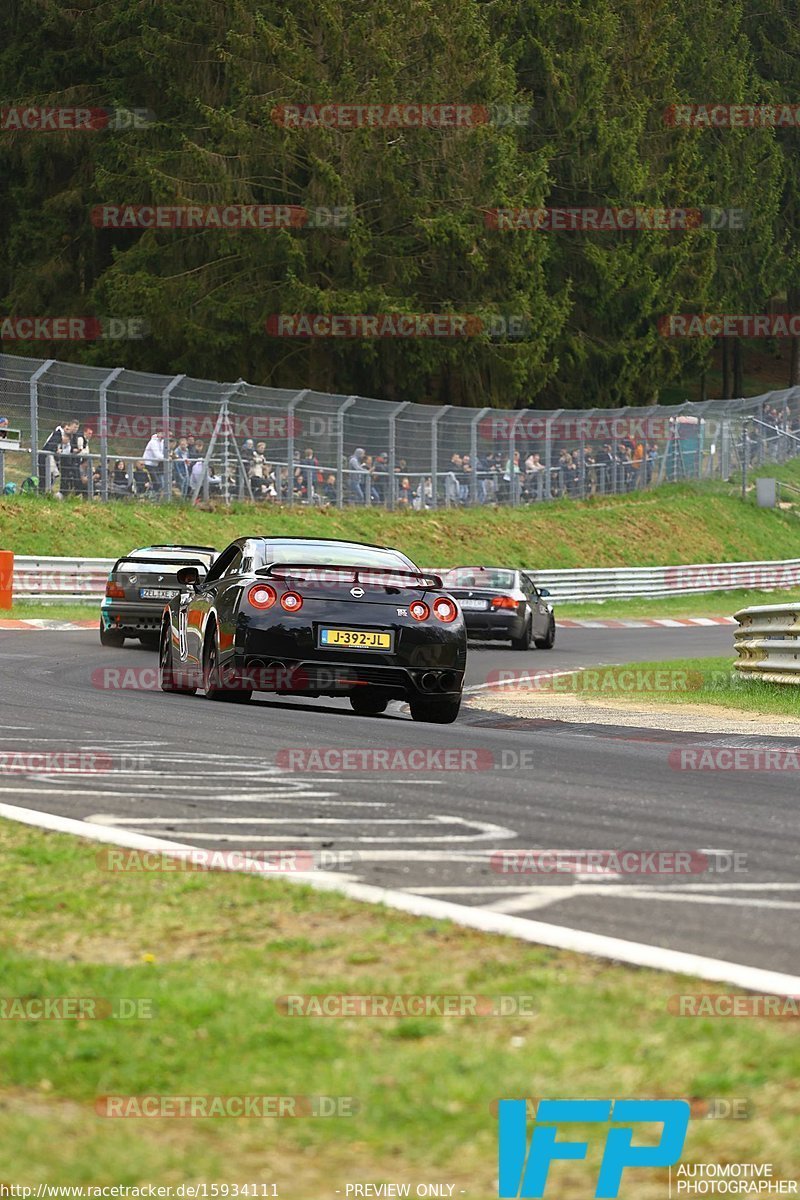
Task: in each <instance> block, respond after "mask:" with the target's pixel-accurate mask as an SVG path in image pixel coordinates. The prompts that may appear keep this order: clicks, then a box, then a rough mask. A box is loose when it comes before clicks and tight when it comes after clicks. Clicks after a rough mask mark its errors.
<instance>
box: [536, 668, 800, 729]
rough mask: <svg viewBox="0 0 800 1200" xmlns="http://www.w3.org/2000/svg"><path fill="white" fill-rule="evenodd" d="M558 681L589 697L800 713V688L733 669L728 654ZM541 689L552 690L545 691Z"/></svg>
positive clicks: (556, 683)
mask: <svg viewBox="0 0 800 1200" xmlns="http://www.w3.org/2000/svg"><path fill="white" fill-rule="evenodd" d="M636 681H639V682H638V683H637V682H636ZM534 683H535V681H534ZM559 687H560V688H562V689H563V691H564V692H567V693H573V692H574V693H575V694H576V695H577V696H578V697H581V696H585V697H586V699H588V700H595V699H603V698H605V699H608V700H614V701H618V700H619V701H622V702H629V703H631V704H641V702H642V700H647V701H648V702H650V703H653V704H661V703H662V702H663V703H664V704H713V705H716V707H718V708H727V709H733V710H736V711H738V712H748V713H761V714H763V715H764V716H770V715H773V716H786V717H798V716H800V688H795V687H790V686H788V685H784V684H778V683H764V682H762V681H761V680H758V679H749V678H746V677H744V676H741V675H739V673H738V672H737V671H734V669H733V660H732V659H731V658H730V657H729V656H727V655H725V656H723V657H721V658H674V659H664V660H663V661H661V662H642V663H639V662H637V663H632V664H630V665H628V666H614V667H598V668H596V669H594V670H588V671H576V672H574V674H573V675H571V676H566V677H564V679H563V680H561V681H554V690H555V691H558V688H559ZM543 694H544V695H547V694H548V693H547V692H546V691H544V692H543ZM765 732H769V731H768V730H765Z"/></svg>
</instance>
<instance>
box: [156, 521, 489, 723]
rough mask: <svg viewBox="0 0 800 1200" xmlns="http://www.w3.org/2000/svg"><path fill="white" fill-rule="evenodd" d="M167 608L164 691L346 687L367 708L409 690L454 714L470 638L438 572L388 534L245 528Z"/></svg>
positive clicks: (426, 711)
mask: <svg viewBox="0 0 800 1200" xmlns="http://www.w3.org/2000/svg"><path fill="white" fill-rule="evenodd" d="M178 578H179V580H180V581H181V582H183V583H186V584H187V585H188V586H189V589H190V590H189V592H188V593H183V594H181V595H179V596H175V597H174V598H173V599H172V600H171V601H170V602H169V605H168V607H167V609H166V611H165V613H164V623H163V627H162V633H161V648H160V654H159V667H160V681H161V687H162V689H163V690H164V691H165V692H184V693H194V692H195V691H196V690H197V688H198V687H202V688H203V689H204V690H205V694H206V697H207V698H208V699H211V700H249V699H250V698H251V696H252V694H253V691H264V692H277V693H280V694H302V695H305V696H347V697H349V700H350V703H351V705H352V707H353V709H354V710H355V711H356V712H357V713H359V714H360V715H362V716H372V715H375V714H377V713H381V712H383V711H384V709H385V708H386V706H387V704H388V703H389V701H390V700H393V699H396V700H406V701H407V702H408V705H409V708H410V710H411V716H412V717H413V718H414V720H415V721H433V722H436V723H438V724H447V723H449V722H451V721H454V720H455V719H456V716H457V715H458V710H459V706H460V704H461V693H462V689H463V686H464V669H465V666H466V659H467V638H466V631H465V629H464V622H463V619H462V616H461V613H460V612H459V609H458V605H457V604H456V603H455V601H454V600H453V598H452V597H451V596H450V595H449V594H448V593H447V592H446V591H445V590H444V589H443V587H442V582H441V579H440V578H439V576H437V575H433V574H431V573H430V572H427V571H420V569H419V568H418V567H416V566H415V565H414V563H413V562H411V560H410V559H408V558H406V556H405V555H404V554H401V553H400V552H399V551H398V550H392V549H390V548H389V547H386V546H371V545H366V544H363V543H361V542H343V541H335V540H329V539H325V538H313V539H306V538H265V537H250V538H239V539H238V540H237V541H235V542H233V543H232V544H231V545H230V546H228V548H227V549H226V550H223V551H222V553H221V554H220V556H219V558H218V559H217V561H216V562H215V563H214V566H213V567H212V568H211V570H210V571H209V572H208V574H207V575H206V577H205V579H201V578H199V572H198V571H197V570H196V569H195V568H187V569H185V570H183V571H181V572H180V574H179V576H178Z"/></svg>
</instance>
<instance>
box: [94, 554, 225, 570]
mask: <svg viewBox="0 0 800 1200" xmlns="http://www.w3.org/2000/svg"><path fill="white" fill-rule="evenodd" d="M121 563H136V565H137V566H138V567H141V568H142V570H146V569H147V567H150V566H155V567H157V566H162V567H163V566H168V567H174V568H175V570H176V571H180V569H181V567H202V569H203V570H204V571H208V570H209V567H208V564H207V563H204V562H203V560H202V559H201V558H192V557H191V555H188V554H187V556H186V558H180V559H176V558H167V557H165V556H158V555H154V556H153V557H152V558H136V557H135V556H134V555H132V554H124V555H123V556H122V558H118V559H117V561H116V562H115V563H114V566H113V567H112V568H111V570H112V572H113V571H116V569H117V567H118V566H119V565H120V564H121Z"/></svg>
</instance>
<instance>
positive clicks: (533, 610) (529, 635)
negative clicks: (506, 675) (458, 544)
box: [443, 567, 556, 650]
mask: <svg viewBox="0 0 800 1200" xmlns="http://www.w3.org/2000/svg"><path fill="white" fill-rule="evenodd" d="M443 579H444V585H445V587H447V588H449V590H450V594H451V595H452V596H455V598H456V599H457V600H458V603H459V606H460V608H461V610H462V612H463V613H464V620H465V622H466V625H467V635H468V636H469V637H471V638H477V639H479V640H483V639H486V640H489V641H494V640H496V639H502V640H504V641H510V642H511V645H512V646H513V648H514V649H515V650H530V649H531V647H532V646H536V648H537V650H551V649H552V647H553V646H554V645H555V640H556V619H555V616H554V615H553V606H552V604H551V603H550V602H549V600H548V599H547V597H548V596H549V595H550V593H549V592H548V590H547V588H537V586H536V584H535V583H534V582H533V580H532V579H531V578H530V576H529V575H526V574H525V572H524V571H514V570H510V569H509V568H507V567H453V569H452V571H447V572H445V574H444V576H443Z"/></svg>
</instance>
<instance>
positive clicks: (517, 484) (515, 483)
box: [508, 408, 525, 508]
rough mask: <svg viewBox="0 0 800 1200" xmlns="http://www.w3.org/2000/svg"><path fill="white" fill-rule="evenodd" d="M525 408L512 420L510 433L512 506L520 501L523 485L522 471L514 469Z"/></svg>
mask: <svg viewBox="0 0 800 1200" xmlns="http://www.w3.org/2000/svg"><path fill="white" fill-rule="evenodd" d="M524 413H525V410H524V408H523V409H520V411H519V412H518V413H517V415H516V416H515V417H514V420H513V421H512V422H511V431H510V433H509V435H508V450H509V454H508V479H509V484H508V486H509V490H510V497H511V506H512V508H517V507H518V505H519V501H520V495H519V493H520V488H521V487H522V472H521V471H520V472H519V474H518V473H517V472H516V471H515V470H514V454H515V452H516V448H517V426H518V425H519V423H520V421H521V420H522V418H523V416H524Z"/></svg>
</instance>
